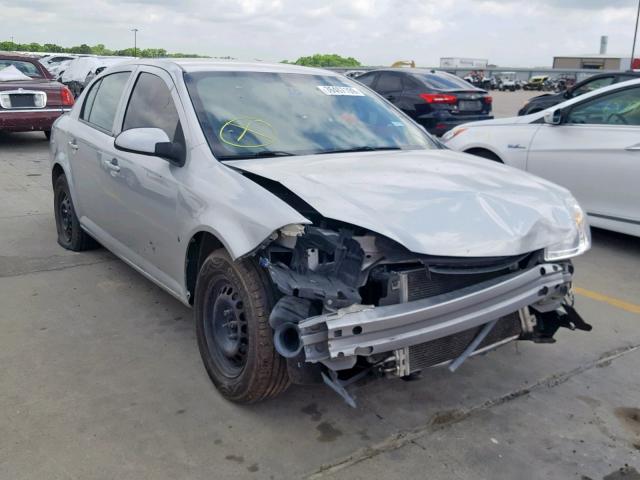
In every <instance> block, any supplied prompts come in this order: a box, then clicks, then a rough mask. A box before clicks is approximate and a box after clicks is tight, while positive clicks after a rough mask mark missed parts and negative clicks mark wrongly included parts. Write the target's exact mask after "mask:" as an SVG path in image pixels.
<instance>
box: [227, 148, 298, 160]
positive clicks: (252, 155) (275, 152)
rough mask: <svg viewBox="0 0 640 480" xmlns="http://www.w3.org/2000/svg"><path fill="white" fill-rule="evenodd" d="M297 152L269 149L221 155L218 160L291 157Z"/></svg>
mask: <svg viewBox="0 0 640 480" xmlns="http://www.w3.org/2000/svg"><path fill="white" fill-rule="evenodd" d="M293 155H295V153H291V152H285V151H282V150H269V151H265V152H255V153H247V154H245V155H220V156H218V157H216V158H217V159H218V160H248V159H250V158H271V157H291V156H293Z"/></svg>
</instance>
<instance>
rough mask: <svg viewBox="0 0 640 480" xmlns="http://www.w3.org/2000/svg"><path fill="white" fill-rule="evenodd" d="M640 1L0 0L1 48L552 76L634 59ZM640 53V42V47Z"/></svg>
mask: <svg viewBox="0 0 640 480" xmlns="http://www.w3.org/2000/svg"><path fill="white" fill-rule="evenodd" d="M637 6H638V0H528V1H527V0H182V1H177V0H175V1H174V0H138V1H125V0H84V1H78V0H0V11H2V17H3V21H2V29H1V30H0V40H9V39H10V37H11V36H13V37H14V39H15V41H16V42H21V43H28V42H38V43H57V44H59V45H63V46H73V45H79V44H81V43H86V44H89V45H95V44H98V43H102V44H105V45H106V46H107V47H108V48H112V49H121V48H126V47H132V46H133V33H132V32H131V31H130V30H131V29H132V28H138V29H139V32H138V47H140V48H145V47H149V48H164V49H166V50H167V51H169V52H189V53H198V54H202V55H210V56H231V57H235V58H238V59H241V60H248V61H253V60H263V61H281V60H284V59H288V60H295V59H297V58H298V57H300V56H305V55H312V54H314V53H337V54H340V55H343V56H352V57H355V58H357V59H358V60H360V61H361V62H362V63H363V64H365V65H389V64H391V63H392V62H394V61H396V60H415V61H416V63H417V64H418V65H421V66H437V65H438V64H439V59H440V57H471V58H486V59H488V60H489V61H490V62H491V63H494V64H497V65H500V66H514V67H518V66H524V67H526V66H550V65H551V63H552V59H553V56H554V55H564V54H585V53H598V50H599V43H600V36H601V35H608V36H609V50H608V51H609V53H612V54H624V55H626V56H630V53H631V43H632V39H633V29H634V26H635V17H636V9H637ZM639 48H640V42H639Z"/></svg>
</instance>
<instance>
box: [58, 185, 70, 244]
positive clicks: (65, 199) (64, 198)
mask: <svg viewBox="0 0 640 480" xmlns="http://www.w3.org/2000/svg"><path fill="white" fill-rule="evenodd" d="M60 197H61V198H60V202H59V205H58V217H59V218H60V230H61V233H62V236H63V238H64V240H65V241H66V242H70V241H71V237H72V235H73V215H72V213H73V210H72V208H73V207H72V206H71V199H70V198H69V196H68V195H67V194H66V193H64V192H62V193H61V194H60Z"/></svg>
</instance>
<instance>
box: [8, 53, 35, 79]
mask: <svg viewBox="0 0 640 480" xmlns="http://www.w3.org/2000/svg"><path fill="white" fill-rule="evenodd" d="M11 65H13V66H14V67H16V68H17V69H18V70H20V71H21V72H22V73H24V74H25V75H27V76H29V77H38V78H41V77H42V74H41V73H40V70H38V67H36V66H35V65H34V64H33V63H31V62H23V61H20V60H8V59H6V58H5V59H3V58H0V70H2V69H3V68H7V67H10V66H11Z"/></svg>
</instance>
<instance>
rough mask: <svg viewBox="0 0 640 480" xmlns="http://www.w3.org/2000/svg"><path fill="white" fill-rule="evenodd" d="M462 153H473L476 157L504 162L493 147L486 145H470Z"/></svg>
mask: <svg viewBox="0 0 640 480" xmlns="http://www.w3.org/2000/svg"><path fill="white" fill-rule="evenodd" d="M464 153H468V154H470V155H475V156H477V157H482V158H486V159H487V160H493V161H496V162H499V163H502V164H504V160H503V159H502V157H501V156H500V155H499V154H498V153H496V152H495V151H494V150H493V149H491V148H487V147H471V148H467V149H466V150H464Z"/></svg>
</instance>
